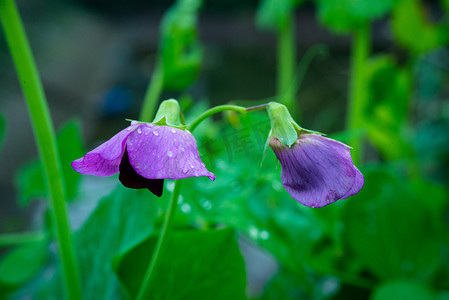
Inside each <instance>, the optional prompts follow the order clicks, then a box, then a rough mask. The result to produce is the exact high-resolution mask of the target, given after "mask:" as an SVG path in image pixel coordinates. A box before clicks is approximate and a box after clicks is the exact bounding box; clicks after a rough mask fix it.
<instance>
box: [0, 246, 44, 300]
mask: <svg viewBox="0 0 449 300" xmlns="http://www.w3.org/2000/svg"><path fill="white" fill-rule="evenodd" d="M48 253H49V250H48V244H47V243H46V242H38V243H33V244H27V245H24V246H19V247H17V248H15V249H13V250H11V251H10V252H8V253H7V254H6V255H5V256H3V257H2V258H1V260H0V290H1V289H3V287H5V286H6V287H7V286H9V287H13V288H17V287H19V286H20V285H22V284H24V283H25V282H26V281H28V280H29V279H31V278H32V277H33V276H34V275H35V274H36V273H37V272H38V271H39V270H40V269H41V268H42V266H43V265H44V263H45V262H46V260H47V256H48ZM0 296H1V293H0Z"/></svg>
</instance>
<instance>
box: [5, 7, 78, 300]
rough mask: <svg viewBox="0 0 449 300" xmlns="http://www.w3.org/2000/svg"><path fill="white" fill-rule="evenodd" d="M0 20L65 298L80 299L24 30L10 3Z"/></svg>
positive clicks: (50, 136)
mask: <svg viewBox="0 0 449 300" xmlns="http://www.w3.org/2000/svg"><path fill="white" fill-rule="evenodd" d="M0 18H1V22H2V25H3V29H4V31H5V36H6V41H7V43H8V46H9V49H10V51H11V55H12V58H13V61H14V65H15V68H16V70H17V74H18V76H19V80H20V84H21V86H22V91H23V93H24V94H25V100H26V103H27V107H28V112H29V114H30V116H31V121H32V126H33V131H34V136H35V139H36V142H37V146H38V150H39V155H40V157H41V160H42V163H43V165H44V171H45V176H46V182H47V184H48V188H49V191H50V211H51V215H52V219H53V225H54V226H55V233H56V239H57V243H58V246H59V251H60V253H59V254H60V259H61V263H62V270H63V272H62V274H63V276H64V280H63V282H64V283H65V292H66V294H67V298H68V299H71V300H73V299H81V288H80V282H79V277H78V266H77V262H76V260H75V253H74V250H73V246H72V237H71V233H70V224H69V220H68V216H67V208H66V203H65V187H64V182H63V174H62V169H61V164H60V161H59V153H58V148H57V147H56V138H55V132H54V128H53V124H52V121H51V117H50V112H49V109H48V105H47V100H46V98H45V94H44V90H43V88H42V83H41V80H40V78H39V74H38V72H37V68H36V65H35V63H34V58H33V55H32V53H31V50H30V46H29V44H28V40H27V37H26V34H25V30H24V28H23V25H22V21H21V20H20V16H19V13H18V11H17V8H16V6H15V4H14V1H13V0H1V1H0Z"/></svg>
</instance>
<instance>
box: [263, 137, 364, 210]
mask: <svg viewBox="0 0 449 300" xmlns="http://www.w3.org/2000/svg"><path fill="white" fill-rule="evenodd" d="M269 145H270V146H271V148H272V149H273V151H274V153H275V154H276V157H277V158H278V159H279V161H280V163H281V166H282V171H281V181H282V185H283V186H284V188H285V189H286V190H287V191H288V192H289V194H290V195H291V196H292V197H293V198H294V199H295V200H297V201H298V202H300V203H302V204H304V205H306V206H309V207H323V206H326V205H328V204H330V203H333V202H335V201H337V200H339V199H345V198H347V197H349V196H351V195H354V194H357V193H358V192H359V191H360V190H361V188H362V187H363V184H364V178H363V175H362V173H360V171H359V170H358V169H357V168H356V167H355V166H354V164H353V162H352V159H351V153H350V147H349V146H347V145H345V144H343V143H340V142H338V141H336V140H332V139H329V138H326V137H324V136H321V135H319V134H315V133H300V134H298V139H297V140H296V142H295V143H294V144H293V145H291V146H290V147H289V146H286V145H284V144H283V143H281V142H280V141H279V139H277V138H275V137H271V138H270V140H269Z"/></svg>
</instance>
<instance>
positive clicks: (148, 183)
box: [118, 148, 164, 197]
mask: <svg viewBox="0 0 449 300" xmlns="http://www.w3.org/2000/svg"><path fill="white" fill-rule="evenodd" d="M119 170H120V175H119V177H118V179H119V180H120V182H121V183H122V184H123V185H124V186H126V187H128V188H132V189H145V188H146V189H148V190H149V191H150V192H152V193H153V194H155V195H156V196H158V197H160V196H162V192H163V189H164V179H148V178H145V177H142V176H140V175H139V174H137V172H136V171H135V170H134V169H133V167H132V166H131V164H130V163H129V157H128V150H127V149H126V148H125V153H124V154H123V157H122V161H121V162H120V168H119Z"/></svg>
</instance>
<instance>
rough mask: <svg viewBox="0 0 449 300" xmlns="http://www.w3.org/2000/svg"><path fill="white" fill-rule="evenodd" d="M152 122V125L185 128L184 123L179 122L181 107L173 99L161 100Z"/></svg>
mask: <svg viewBox="0 0 449 300" xmlns="http://www.w3.org/2000/svg"><path fill="white" fill-rule="evenodd" d="M152 123H153V124H154V125H161V126H172V127H177V128H182V129H184V128H186V125H185V124H182V123H181V107H180V106H179V103H178V101H176V100H175V99H168V100H165V101H162V103H161V105H159V109H158V111H157V113H156V117H154V120H153V122H152Z"/></svg>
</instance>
